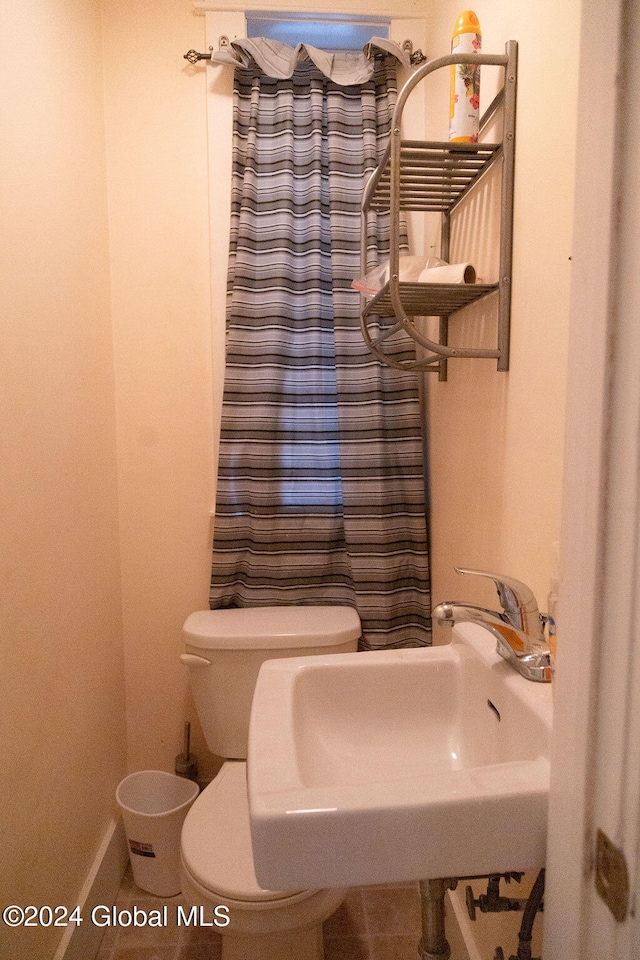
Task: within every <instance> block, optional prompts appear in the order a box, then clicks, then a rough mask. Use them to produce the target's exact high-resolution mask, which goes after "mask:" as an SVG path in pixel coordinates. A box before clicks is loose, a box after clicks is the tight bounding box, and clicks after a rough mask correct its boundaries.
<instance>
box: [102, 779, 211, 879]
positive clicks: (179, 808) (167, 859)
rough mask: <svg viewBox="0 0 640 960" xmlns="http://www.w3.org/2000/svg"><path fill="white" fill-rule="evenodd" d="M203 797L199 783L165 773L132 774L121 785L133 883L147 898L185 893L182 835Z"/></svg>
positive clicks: (118, 793) (119, 796)
mask: <svg viewBox="0 0 640 960" xmlns="http://www.w3.org/2000/svg"><path fill="white" fill-rule="evenodd" d="M197 796H198V784H197V783H194V782H193V780H186V779H185V778H184V777H176V776H174V775H173V774H172V773H165V771H164V770H141V771H140V772H139V773H131V774H130V775H129V776H128V777H125V778H124V780H122V781H121V782H120V784H119V785H118V789H117V790H116V800H117V801H118V806H119V807H120V811H121V813H122V819H123V820H124V829H125V833H126V835H127V844H128V847H129V859H130V861H131V869H132V870H133V879H134V880H135V882H136V885H137V886H138V887H140V888H141V889H142V890H146V891H147V893H153V894H155V895H156V896H157V897H173V896H175V895H176V894H178V893H180V834H181V832H182V824H183V823H184V819H185V817H186V815H187V813H188V811H189V807H190V806H191V804H192V803H193V801H194V800H195V799H196V797H197Z"/></svg>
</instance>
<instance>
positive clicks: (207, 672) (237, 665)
mask: <svg viewBox="0 0 640 960" xmlns="http://www.w3.org/2000/svg"><path fill="white" fill-rule="evenodd" d="M182 632H183V638H184V642H185V653H183V654H182V656H181V657H180V659H181V661H182V662H183V663H185V664H186V665H187V666H188V668H189V676H190V681H191V691H192V693H193V699H194V701H195V705H196V709H197V711H198V717H199V719H200V723H201V725H202V729H203V732H204V735H205V738H206V741H207V745H208V747H209V749H210V750H211V751H212V752H213V753H215V754H216V755H217V756H219V757H224V758H226V759H238V760H240V759H246V756H247V738H248V735H249V715H250V713H251V701H252V700H253V691H254V688H255V685H256V680H257V679H258V671H259V670H260V667H261V665H262V664H263V663H264V661H265V660H274V659H276V658H279V657H302V656H307V655H311V654H319V653H323V654H327V653H349V652H352V651H354V650H356V648H357V645H358V639H359V637H360V633H361V627H360V618H359V616H358V614H357V613H356V611H355V610H354V609H353V608H352V607H337V606H304V607H294V606H291V607H247V608H242V609H240V608H232V609H224V610H199V611H197V612H196V613H192V614H190V616H189V617H187V619H186V621H185V624H184V627H183V631H182Z"/></svg>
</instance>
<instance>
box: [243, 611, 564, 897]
mask: <svg viewBox="0 0 640 960" xmlns="http://www.w3.org/2000/svg"><path fill="white" fill-rule="evenodd" d="M551 719H552V701H551V685H550V684H541V683H532V682H531V681H528V680H525V679H523V678H522V677H521V676H519V675H518V674H517V673H516V672H515V671H514V670H513V668H512V667H510V666H509V664H508V663H506V662H505V661H504V660H503V659H502V658H501V657H500V656H498V654H497V653H496V652H495V638H494V637H493V636H492V635H491V634H490V633H489V632H488V631H487V630H485V629H484V628H482V627H480V626H478V625H477V624H473V623H462V624H459V625H458V626H456V627H455V628H454V630H453V639H452V642H451V644H450V645H448V646H440V647H430V648H421V649H408V650H391V651H384V652H370V653H353V654H352V653H349V654H337V655H329V656H317V657H297V658H293V659H284V660H272V661H269V662H268V663H266V664H264V665H263V667H262V669H261V671H260V676H259V678H258V683H257V687H256V692H255V697H254V701H253V708H252V714H251V727H250V735H249V756H248V778H249V805H250V817H251V834H252V842H253V851H254V860H255V868H256V875H257V878H258V882H259V883H260V884H261V886H263V887H265V888H268V889H296V888H310V887H311V888H313V887H338V886H354V885H359V884H372V883H386V882H396V881H404V880H415V879H419V878H427V877H434V878H435V877H463V876H473V875H485V874H490V873H501V872H506V871H511V870H524V869H529V868H537V867H541V866H543V865H544V861H545V846H546V830H547V827H546V820H547V800H548V792H549V740H550V733H551Z"/></svg>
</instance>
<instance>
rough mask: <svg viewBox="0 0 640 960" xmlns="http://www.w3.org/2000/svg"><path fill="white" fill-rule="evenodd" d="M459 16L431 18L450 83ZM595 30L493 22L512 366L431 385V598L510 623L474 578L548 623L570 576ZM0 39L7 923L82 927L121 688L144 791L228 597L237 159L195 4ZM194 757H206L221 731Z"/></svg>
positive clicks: (9, 19) (489, 37)
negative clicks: (564, 571)
mask: <svg viewBox="0 0 640 960" xmlns="http://www.w3.org/2000/svg"><path fill="white" fill-rule="evenodd" d="M255 6H258V4H257V3H256V4H255ZM269 6H275V4H273V5H272V4H269ZM459 6H460V5H459V4H458V3H457V2H456V3H453V2H450V0H439V2H438V3H437V4H435V2H434V3H433V4H432V5H431V7H432V9H431V10H429V9H425V11H424V15H425V16H426V17H427V20H428V24H429V28H430V40H429V43H428V45H427V50H426V52H427V53H428V55H429V56H430V57H434V56H439V55H441V54H444V53H446V52H448V49H449V44H450V33H451V26H452V24H453V21H454V20H455V17H456V15H457V13H458V12H459ZM579 6H580V4H579V2H578V0H565V2H563V3H561V4H557V3H552V2H551V0H535V2H533V3H530V4H528V5H527V6H526V11H525V9H524V8H523V9H521V5H520V4H513V3H510V2H508V0H477V2H475V4H474V9H475V10H476V12H477V13H478V15H479V17H480V20H481V23H482V27H483V34H484V49H485V50H487V51H489V50H502V49H503V46H504V42H505V41H506V40H507V39H511V38H515V39H517V40H519V41H520V58H521V82H520V95H519V103H518V149H517V181H516V241H515V249H514V254H515V263H514V286H513V290H514V310H513V328H512V330H513V339H512V347H513V349H512V365H511V371H510V373H508V374H506V375H505V374H497V373H496V372H495V365H494V364H493V363H492V362H491V361H480V362H477V363H475V362H472V361H454V362H451V364H450V371H449V382H448V383H446V384H439V383H434V382H433V381H431V384H430V395H431V396H430V403H431V443H432V475H433V501H434V525H433V579H434V596H435V598H436V599H442V598H443V597H444V596H445V595H451V596H455V597H465V598H469V599H472V598H473V597H474V596H476V595H477V596H478V599H481V600H482V601H483V602H493V596H492V590H491V589H490V588H489V589H488V591H481V590H480V589H479V588H478V589H473V588H472V586H471V585H470V584H468V583H467V582H461V581H460V580H459V578H457V577H456V575H455V574H453V572H452V567H453V564H454V563H468V564H470V565H477V566H480V567H489V568H493V569H496V570H504V571H506V572H510V573H512V574H513V575H515V576H519V577H521V578H522V579H523V580H526V581H528V582H529V583H531V585H532V586H533V587H534V589H535V590H536V592H537V594H538V596H539V598H540V600H541V603H543V601H544V597H545V594H546V591H547V587H548V578H549V576H550V574H551V572H552V565H553V542H554V541H555V540H557V539H558V536H559V533H558V531H559V516H560V473H561V450H562V445H563V413H562V411H563V406H564V391H565V379H566V372H565V368H566V351H567V347H566V339H567V317H568V295H569V293H568V285H569V259H568V258H569V256H570V254H571V248H570V243H571V229H570V226H571V202H572V171H573V155H574V148H575V129H574V126H575V87H576V68H577V42H578V23H577V19H578V16H577V11H578V9H579ZM366 7H367V4H366V3H365V2H364V0H359V2H358V3H357V4H356V3H354V7H353V9H354V10H356V11H357V10H358V9H361V10H363V9H366ZM389 10H390V12H391V13H397V12H398V11H399V6H398V8H396V7H395V6H394V4H392V3H390V5H389ZM406 12H407V13H413V15H414V16H415V15H416V11H415V9H414V6H411V10H409V9H408V8H406ZM422 12H423V11H420V13H422ZM99 13H101V17H102V22H101V23H100V22H99V20H98V14H99ZM0 18H1V22H0V28H1V29H0V35H1V36H2V42H3V46H6V50H3V53H2V59H1V61H0V62H1V63H2V70H3V74H2V87H3V89H2V102H3V124H4V127H5V128H4V129H3V144H2V147H0V150H1V153H0V156H1V158H2V170H1V174H2V182H3V186H5V198H6V199H5V200H4V205H5V208H6V209H5V211H4V213H3V220H4V222H3V231H5V230H6V238H7V258H6V261H5V262H6V264H7V275H6V277H3V279H2V287H3V297H4V302H3V305H2V311H1V314H0V324H2V328H3V329H2V350H1V351H0V365H1V366H2V376H1V377H0V394H1V403H0V410H1V411H2V413H0V416H2V429H1V430H0V444H1V445H2V450H1V453H0V463H1V467H0V471H1V473H0V476H2V501H3V506H5V509H6V518H3V522H2V524H1V525H0V538H1V543H0V564H1V566H0V576H1V578H2V587H1V590H0V604H1V605H2V619H1V622H2V648H1V655H2V658H3V667H2V677H3V690H2V697H1V698H0V711H1V712H2V732H3V750H4V756H3V761H4V762H3V770H4V771H5V775H4V777H3V780H2V797H1V801H2V810H3V813H2V827H3V832H4V833H6V836H5V837H3V842H2V846H3V852H4V851H6V854H5V864H6V865H7V866H8V868H7V866H5V869H4V870H3V873H2V876H3V878H11V888H10V889H7V890H6V891H5V890H4V889H3V890H2V897H3V899H4V898H5V897H8V898H9V899H10V900H11V901H16V902H21V901H23V902H24V901H26V900H27V899H28V900H29V901H31V902H41V903H47V902H53V901H54V900H55V901H56V902H58V901H60V902H64V900H65V899H69V900H72V899H73V895H75V893H76V892H77V890H78V888H79V886H80V883H81V882H82V880H83V879H84V877H85V875H86V871H87V869H88V866H89V863H90V861H91V857H92V856H93V853H94V852H95V849H96V848H97V845H98V842H99V840H100V838H101V836H102V832H103V830H104V826H105V824H106V822H107V820H108V818H109V817H110V816H111V814H112V811H113V791H114V789H115V785H116V783H117V780H118V778H119V777H120V775H121V774H122V772H123V768H124V742H125V731H124V717H125V681H124V676H125V673H126V717H127V737H128V739H127V751H128V765H129V769H131V770H134V769H141V768H144V767H149V766H153V767H161V768H164V769H169V770H170V769H172V766H173V759H174V756H175V754H176V753H177V752H178V751H179V750H180V749H181V735H182V723H183V720H184V719H185V718H190V719H192V720H194V719H195V716H194V712H193V708H192V705H191V703H190V700H189V697H188V692H187V685H186V677H185V675H184V672H183V669H182V668H181V666H180V664H179V663H178V659H177V658H178V654H179V653H180V649H181V640H180V628H181V625H182V622H183V620H184V618H185V616H186V615H187V614H188V613H189V612H190V611H191V610H194V609H197V608H199V607H203V606H206V603H207V593H208V579H209V552H210V529H209V517H208V514H209V510H210V508H211V506H212V503H213V476H214V448H215V442H214V433H215V424H214V415H213V412H212V410H213V405H212V397H213V396H216V397H219V393H220V386H221V385H220V375H219V373H216V375H215V377H214V376H213V375H212V370H216V371H219V368H220V364H219V362H218V359H217V358H214V361H213V363H212V350H213V348H212V342H214V343H215V344H216V347H215V350H218V351H219V346H220V330H216V331H215V333H214V337H213V339H212V330H211V326H212V324H211V317H212V314H213V315H216V316H220V315H221V313H220V310H219V307H216V308H215V309H214V310H213V311H212V305H211V302H210V272H211V271H210V263H209V249H210V245H209V223H210V220H211V222H212V223H213V232H214V237H215V232H216V224H217V218H216V211H212V212H211V214H210V211H209V209H208V158H207V138H208V137H209V141H210V143H212V144H213V147H214V149H215V146H216V143H217V142H218V139H217V138H218V137H220V138H224V137H226V136H227V135H226V133H225V132H224V130H222V128H221V129H220V131H218V130H217V128H216V125H215V124H214V125H213V129H210V130H209V132H208V133H207V123H206V90H205V84H206V82H207V81H206V79H205V69H204V68H203V67H190V66H189V65H188V64H187V63H186V62H185V61H184V60H183V57H182V55H183V53H184V52H185V51H186V50H187V49H189V48H190V47H195V48H197V49H202V47H203V45H204V42H205V41H204V29H205V24H204V18H203V17H201V16H197V15H195V14H194V12H193V7H192V3H191V0H42V2H40V3H38V4H25V3H23V2H21V0H5V3H4V4H3V5H2V11H1V13H0ZM33 50H37V55H35V54H29V53H28V52H25V51H33ZM101 56H102V59H103V61H104V77H103V75H102V73H101V66H102V65H101ZM103 81H104V87H103ZM442 92H443V95H444V96H445V104H444V109H446V90H443V91H442ZM103 96H104V99H103ZM5 118H6V120H5ZM103 121H104V127H103ZM430 122H431V121H430ZM437 135H443V134H442V131H441V132H440V133H438V134H437ZM105 142H106V150H105ZM220 142H221V143H222V142H223V140H222V139H221V140H220ZM545 145H546V146H545ZM107 187H108V189H107ZM107 199H108V209H107ZM107 223H108V225H109V230H107ZM109 301H110V302H111V313H112V320H113V331H112V327H111V324H110V316H109ZM490 322H491V321H490V319H488V320H486V322H485V321H483V323H482V324H481V333H480V334H479V333H478V331H477V327H476V326H474V324H473V323H469V324H465V327H466V329H463V331H462V334H461V335H462V336H464V338H465V339H467V340H468V339H469V337H472V338H473V337H481V335H485V333H486V331H485V332H483V330H484V327H485V326H486V327H487V328H488V327H489V326H490ZM112 333H113V340H112ZM454 335H457V334H454ZM112 367H113V368H114V369H115V387H116V391H115V397H116V401H115V414H114V382H113V381H114V371H113V369H112ZM116 427H117V435H116ZM116 463H117V480H118V497H117V498H116ZM118 540H119V543H118ZM119 564H121V568H120V567H119ZM120 584H122V604H123V608H122V622H121V610H120ZM121 631H122V633H121ZM123 650H124V660H125V664H126V666H125V670H124V671H123V664H122V653H123ZM7 732H10V733H11V736H8V735H7ZM195 746H196V749H197V751H198V752H199V753H200V755H201V758H204V756H205V749H204V747H203V745H202V742H201V740H200V738H199V733H198V731H196V744H195ZM5 828H6V829H5ZM61 862H64V870H61V869H60V864H61ZM54 933H55V931H44V932H41V933H40V934H38V936H41V937H42V944H41V947H40V948H37V949H36V948H35V946H34V945H33V944H31V945H30V946H29V948H28V949H29V955H30V956H35V957H38V956H42V957H48V956H50V954H51V953H52V949H50V948H49V945H50V944H52V943H53V942H54V940H55V937H54V936H53V934H54ZM15 942H18V940H16V941H15ZM21 949H22V954H18V953H16V954H15V956H16V957H17V956H18V955H22V956H24V955H25V950H26V948H25V947H24V945H23V946H22V948H21Z"/></svg>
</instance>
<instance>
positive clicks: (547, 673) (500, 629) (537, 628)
mask: <svg viewBox="0 0 640 960" xmlns="http://www.w3.org/2000/svg"><path fill="white" fill-rule="evenodd" d="M455 570H456V573H468V574H472V575H473V576H476V577H488V578H489V579H490V580H493V582H494V583H495V585H496V589H497V591H498V598H499V600H500V605H501V606H502V612H501V613H498V612H496V611H495V610H486V609H485V608H484V607H477V606H474V605H473V604H470V603H458V602H457V601H453V600H446V601H445V602H444V603H439V604H438V605H437V606H436V607H435V608H434V610H433V616H434V619H436V620H437V621H438V623H445V624H449V625H450V626H453V624H454V623H462V622H464V621H471V622H472V623H479V624H480V625H481V626H483V627H486V629H487V630H490V631H491V633H492V634H493V635H494V636H495V638H496V640H497V641H498V644H497V648H496V649H497V652H498V653H499V654H500V656H501V657H504V659H505V660H506V661H507V662H508V663H510V664H511V666H512V667H514V669H516V670H517V671H518V673H520V674H521V675H522V676H523V677H526V679H527V680H538V681H542V682H543V683H544V682H548V681H549V680H551V663H550V659H549V646H548V644H547V643H546V641H545V635H544V626H545V623H546V622H547V618H546V617H545V616H544V614H541V613H540V612H539V610H538V604H537V602H536V598H535V597H534V595H533V593H532V591H531V590H530V589H529V587H528V586H527V585H526V584H524V583H521V582H520V581H519V580H515V579H514V578H513V577H504V576H502V575H501V574H498V573H486V572H485V571H483V570H468V569H465V568H463V567H456V568H455Z"/></svg>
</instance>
